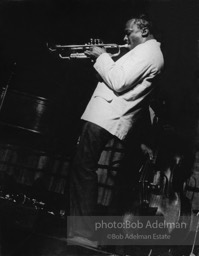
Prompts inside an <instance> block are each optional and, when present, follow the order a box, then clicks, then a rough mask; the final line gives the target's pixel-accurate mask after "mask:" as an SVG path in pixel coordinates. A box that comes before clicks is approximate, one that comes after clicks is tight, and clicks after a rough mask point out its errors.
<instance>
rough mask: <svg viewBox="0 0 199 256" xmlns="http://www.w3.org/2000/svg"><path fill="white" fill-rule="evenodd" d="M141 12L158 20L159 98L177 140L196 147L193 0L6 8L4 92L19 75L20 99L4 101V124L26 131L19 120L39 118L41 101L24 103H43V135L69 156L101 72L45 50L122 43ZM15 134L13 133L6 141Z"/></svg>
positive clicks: (46, 2) (0, 15) (86, 0)
mask: <svg viewBox="0 0 199 256" xmlns="http://www.w3.org/2000/svg"><path fill="white" fill-rule="evenodd" d="M142 10H143V11H147V12H148V14H149V15H150V16H151V18H152V20H153V21H154V24H155V32H156V37H157V39H158V40H160V41H161V43H162V50H163V53H164V57H165V69H164V72H163V74H162V77H161V80H160V82H159V87H160V93H159V96H158V97H159V98H160V100H162V99H163V100H165V102H166V108H167V119H168V120H169V122H170V123H171V124H172V125H173V126H174V127H175V129H176V131H177V133H178V134H180V136H182V137H183V138H185V139H186V140H192V139H193V136H194V133H195V132H196V130H195V127H196V122H197V113H198V108H197V95H198V88H197V76H198V67H197V65H198V60H197V51H198V49H197V47H198V45H197V42H198V41H197V40H198V38H199V30H198V2H197V1H194V0H193V1H192V0H190V1H183V0H182V1H178V0H175V1H169V0H159V1H158V0H148V1H140V0H118V1H113V0H109V1H105V0H96V1H91V0H82V1H80V0H70V1H63V0H40V1H39V0H35V1H33V0H15V1H14V0H4V1H1V2H0V85H1V87H5V86H6V85H7V83H8V79H9V76H10V73H11V72H12V71H14V76H13V77H12V80H11V81H10V83H9V89H8V91H10V93H11V92H12V90H17V94H14V95H11V96H9V92H8V93H7V95H6V97H7V98H5V105H4V106H3V107H2V110H1V112H2V113H1V115H2V114H3V120H4V123H6V122H7V120H6V118H7V117H9V118H8V119H9V120H10V119H12V124H15V122H16V123H17V122H18V123H20V122H22V124H21V126H22V127H25V128H26V125H24V121H23V120H22V121H21V119H20V121H19V120H17V116H18V115H19V116H20V113H23V116H26V115H27V116H29V117H30V116H32V119H34V115H33V114H32V112H31V111H32V104H33V105H34V104H37V102H36V103H35V102H34V97H33V100H32V98H31V100H29V99H30V98H29V96H27V99H26V100H24V97H25V96H23V97H22V96H21V94H20V93H21V92H25V93H27V94H28V95H29V94H31V95H33V96H39V97H42V98H45V99H47V100H48V101H47V103H46V101H44V103H45V104H44V105H45V113H44V114H46V113H47V114H46V116H45V118H44V119H42V120H44V121H45V123H42V124H41V127H43V126H45V129H44V135H47V138H48V139H47V140H48V142H49V140H50V144H51V145H52V147H55V148H56V150H63V149H64V150H66V151H70V150H71V147H73V146H74V143H75V141H76V138H77V136H78V133H79V124H80V121H79V120H80V116H81V114H82V112H83V111H84V108H85V106H86V104H87V102H88V100H89V97H90V96H91V94H92V92H93V90H94V88H95V86H96V78H95V73H94V70H93V68H92V65H91V63H90V61H88V60H75V61H74V60H73V61H68V60H62V59H60V58H59V57H58V55H57V54H56V53H54V52H50V51H49V50H48V48H47V46H46V43H47V42H49V43H50V44H53V43H55V44H85V43H87V42H88V41H89V40H90V38H100V39H102V40H103V41H104V42H105V43H118V44H123V37H124V33H123V30H124V25H125V22H126V21H127V20H128V18H130V17H131V15H132V14H134V13H135V12H138V11H142ZM14 63H16V66H14V65H13V64H14ZM9 97H10V100H9ZM35 99H36V98H35ZM6 100H7V101H6ZM15 100H16V102H15ZM6 102H7V103H6ZM12 106H13V107H12ZM17 106H18V109H17ZM23 106H24V107H23ZM25 110H26V111H25ZM26 112H27V113H26ZM13 115H14V116H15V119H14V121H13V117H12V116H13ZM20 118H21V117H20ZM30 119H31V118H30ZM44 121H42V122H44ZM31 122H34V120H31ZM7 123H9V121H8V122H7ZM33 130H34V129H33ZM41 130H42V128H41ZM41 130H39V129H37V131H39V132H40V131H41ZM14 133H15V131H14V130H13V129H12V131H11V132H10V134H9V136H8V137H10V136H11V134H14ZM1 134H3V136H4V133H1ZM14 136H15V135H14ZM17 136H18V135H17Z"/></svg>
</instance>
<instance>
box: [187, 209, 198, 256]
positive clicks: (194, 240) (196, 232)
mask: <svg viewBox="0 0 199 256" xmlns="http://www.w3.org/2000/svg"><path fill="white" fill-rule="evenodd" d="M196 216H197V217H198V216H199V212H198V213H197V215H196ZM198 229H199V219H198V221H197V226H196V231H195V235H194V239H193V245H192V248H191V252H190V254H189V256H195V254H194V253H193V251H194V249H195V244H196V237H197V234H198Z"/></svg>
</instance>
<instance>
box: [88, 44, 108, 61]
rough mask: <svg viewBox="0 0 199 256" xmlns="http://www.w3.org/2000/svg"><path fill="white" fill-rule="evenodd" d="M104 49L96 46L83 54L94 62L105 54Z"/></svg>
mask: <svg viewBox="0 0 199 256" xmlns="http://www.w3.org/2000/svg"><path fill="white" fill-rule="evenodd" d="M105 52H106V49H105V48H102V47H98V46H93V47H91V48H90V50H86V51H85V52H84V54H85V55H86V56H88V57H89V58H91V59H93V60H96V59H97V58H98V57H99V56H100V55H101V54H102V53H105Z"/></svg>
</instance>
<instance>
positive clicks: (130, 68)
mask: <svg viewBox="0 0 199 256" xmlns="http://www.w3.org/2000/svg"><path fill="white" fill-rule="evenodd" d="M151 63H152V61H151V60H150V58H148V56H145V55H144V54H132V55H129V57H128V58H127V60H126V61H125V62H124V63H123V64H119V63H117V62H114V61H113V60H112V58H111V57H110V56H109V54H107V53H103V54H101V55H100V56H99V57H98V58H97V60H96V63H95V64H94V68H95V69H96V71H97V72H98V73H99V75H100V76H101V78H102V79H103V81H104V82H105V83H106V85H107V86H108V87H109V88H111V89H112V90H113V91H115V92H120V93H121V92H123V91H126V90H128V89H130V88H133V87H134V86H135V85H136V84H137V83H138V82H139V81H140V80H141V79H143V78H145V77H146V76H147V75H148V74H149V73H150V72H151V71H153V72H156V70H155V68H153V65H152V64H151Z"/></svg>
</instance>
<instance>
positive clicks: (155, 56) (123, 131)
mask: <svg viewBox="0 0 199 256" xmlns="http://www.w3.org/2000/svg"><path fill="white" fill-rule="evenodd" d="M124 40H125V41H126V43H127V44H128V48H129V51H128V52H127V53H126V54H125V55H123V56H122V57H121V58H120V59H118V60H117V61H114V60H113V59H112V58H111V57H110V55H109V54H108V53H107V52H106V49H104V48H101V47H97V46H94V47H93V48H91V49H90V50H86V51H85V54H86V55H87V56H88V57H90V58H91V59H92V60H93V61H94V65H93V67H94V69H95V70H96V71H97V73H98V75H99V76H100V80H99V82H98V84H97V87H96V89H95V91H94V93H93V95H92V97H91V99H90V101H89V103H88V105H87V107H86V110H85V111H84V113H83V115H82V117H81V119H82V120H84V121H85V123H84V126H83V129H82V133H81V136H80V139H79V144H78V147H77V152H76V156H75V159H74V164H73V166H72V173H71V191H70V193H71V194H70V197H71V202H70V207H71V208H70V215H71V216H90V218H86V219H84V222H82V223H80V222H81V221H80V222H79V223H77V222H76V223H71V229H70V235H71V236H72V239H71V240H73V241H74V242H75V241H77V242H78V241H79V242H80V243H81V242H82V243H84V242H85V244H88V245H91V246H97V243H96V241H95V239H94V235H95V234H94V230H93V226H92V216H94V215H96V214H97V213H96V212H95V209H96V206H97V191H98V180H97V173H96V170H97V166H98V160H99V158H100V155H101V152H102V151H103V149H104V146H105V145H106V144H107V142H108V141H109V140H111V139H113V138H114V139H115V140H119V141H120V142H121V143H125V141H126V140H128V136H129V134H130V133H133V132H134V128H135V127H136V125H137V123H138V122H139V121H140V120H141V118H142V116H143V114H144V113H146V111H148V108H149V100H150V96H151V94H152V92H153V90H154V87H155V86H154V84H153V79H154V78H155V77H156V76H157V75H158V74H159V73H160V72H161V70H162V68H163V65H164V59H163V54H162V52H161V49H160V43H159V42H157V40H156V39H155V38H154V36H153V34H152V25H151V22H150V21H149V20H148V19H147V17H146V16H145V15H140V16H138V17H133V18H132V19H130V20H128V21H127V23H126V27H125V37H124Z"/></svg>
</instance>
